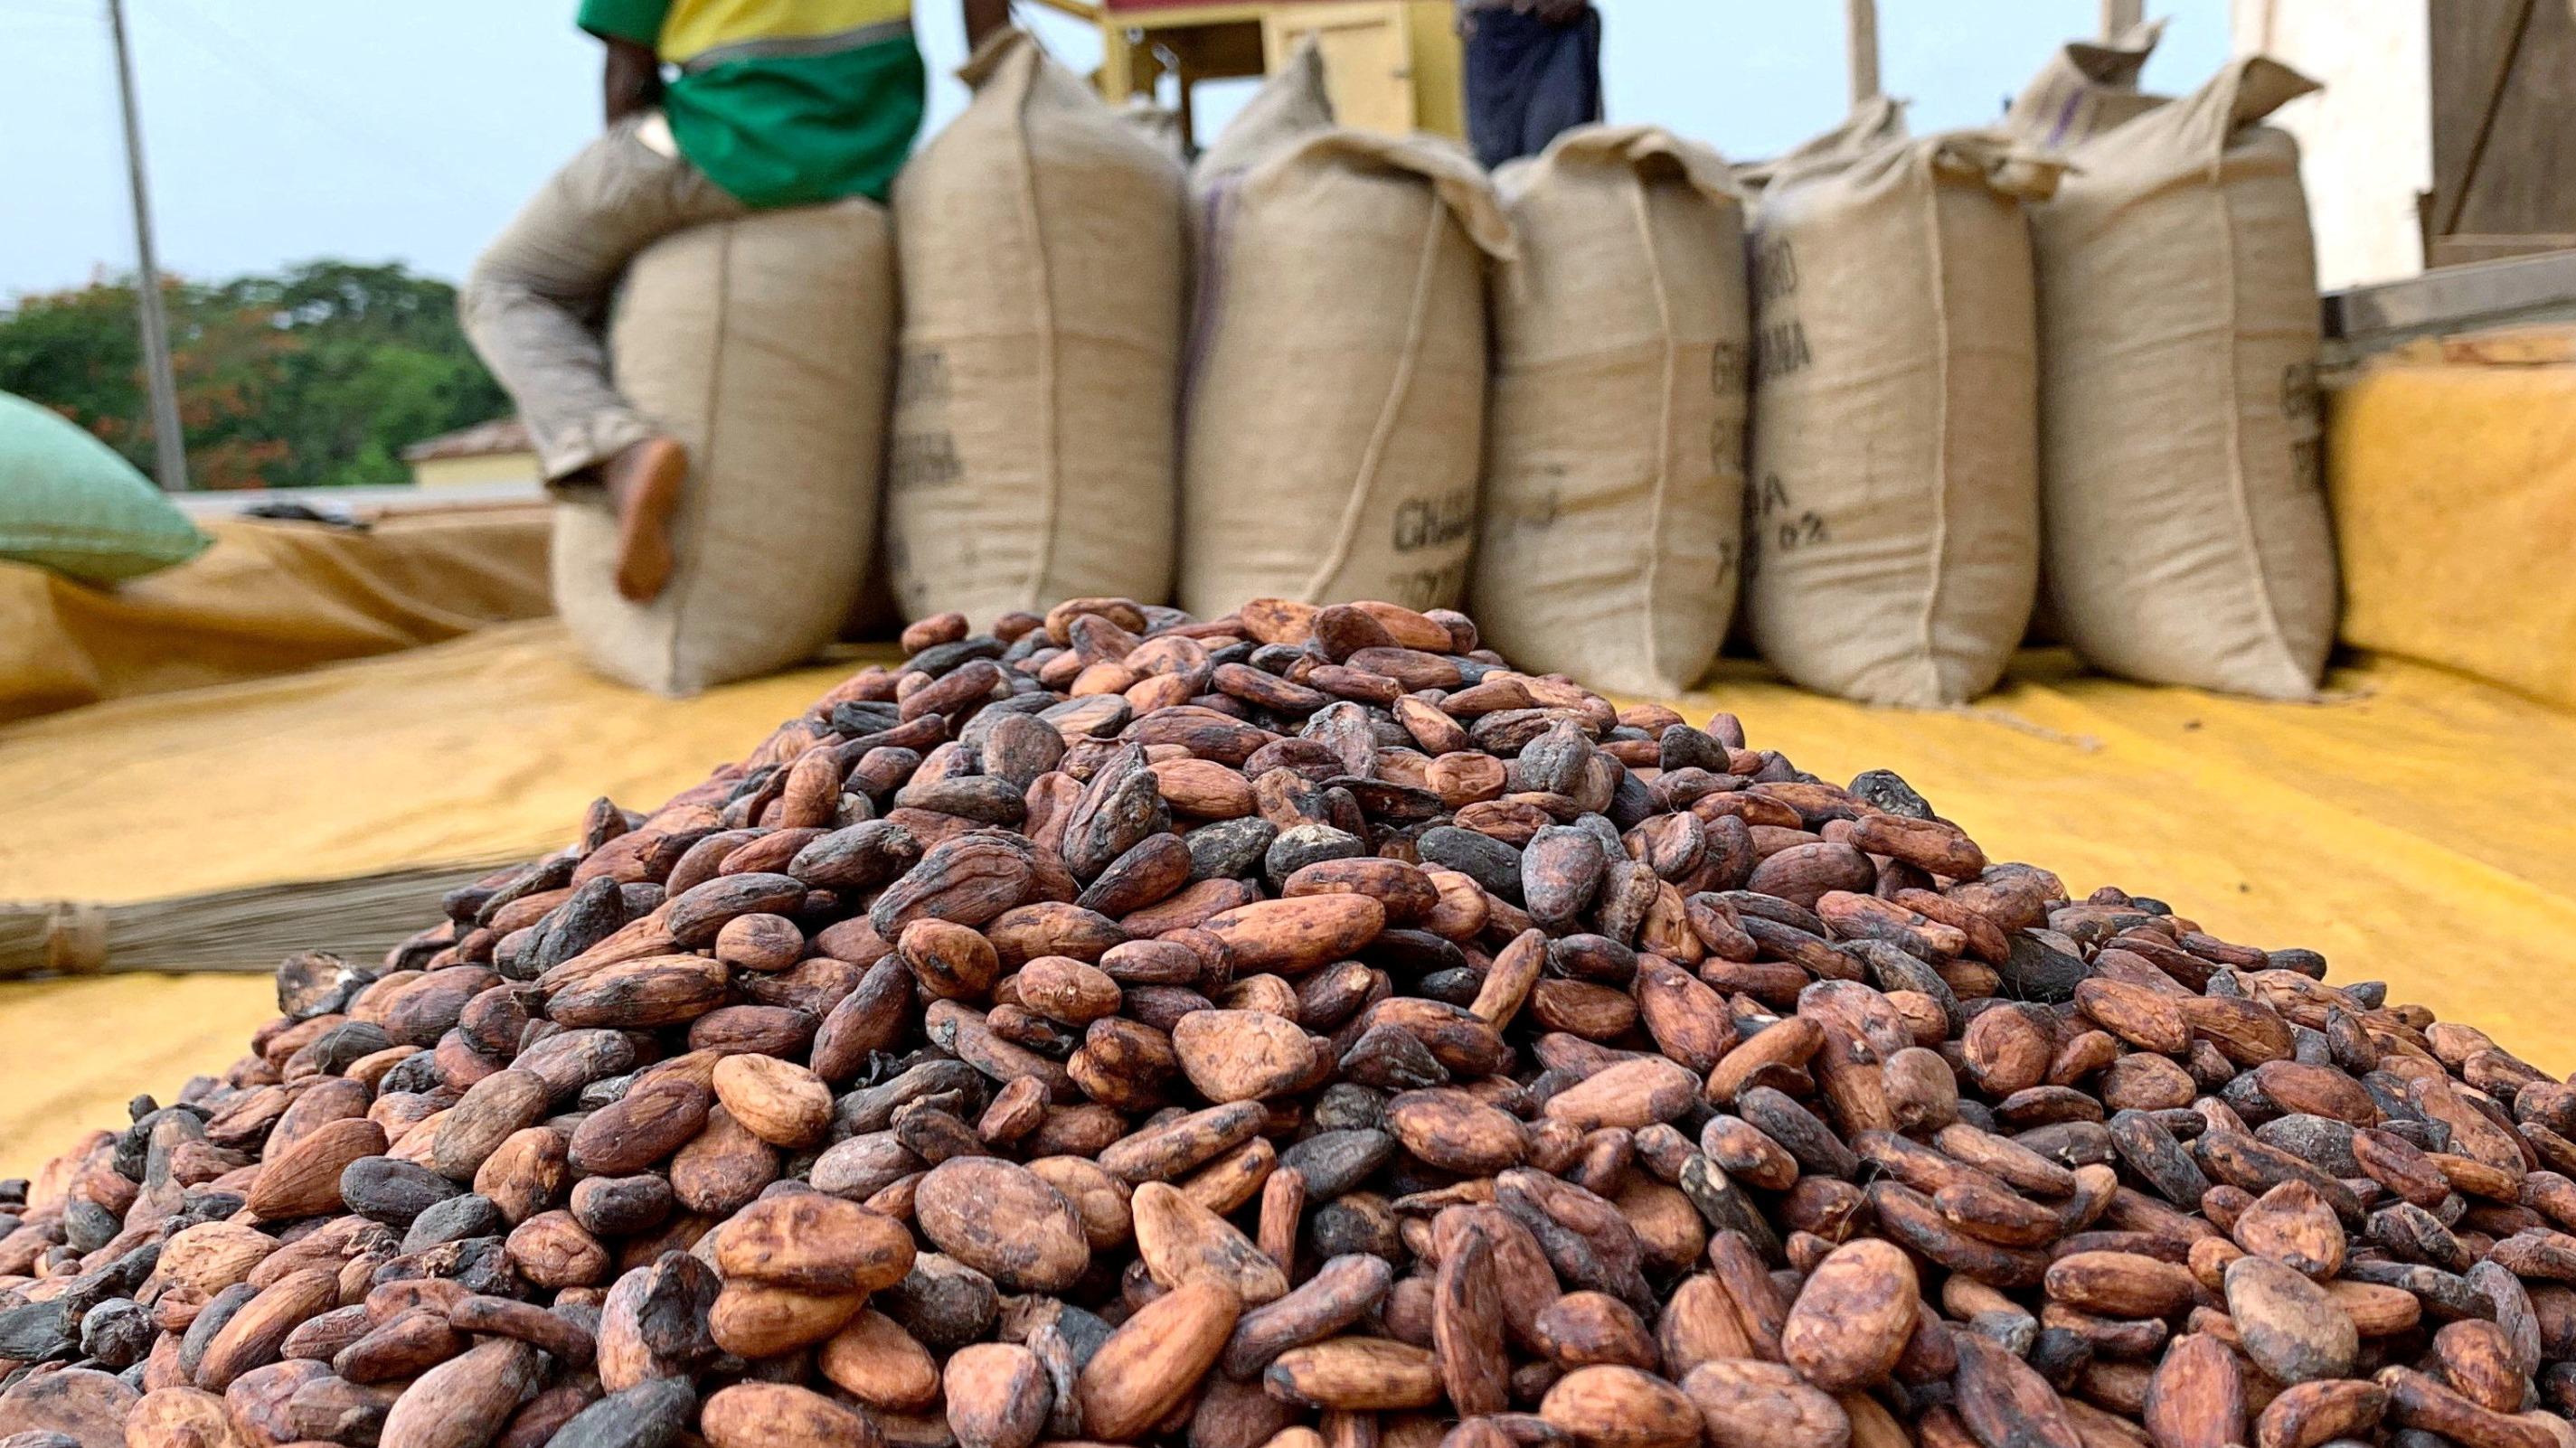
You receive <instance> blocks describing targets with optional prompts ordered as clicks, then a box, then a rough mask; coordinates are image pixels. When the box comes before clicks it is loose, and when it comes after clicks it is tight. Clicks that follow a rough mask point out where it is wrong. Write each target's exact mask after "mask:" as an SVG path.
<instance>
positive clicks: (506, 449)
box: [402, 417, 541, 488]
mask: <svg viewBox="0 0 2576 1448" xmlns="http://www.w3.org/2000/svg"><path fill="white" fill-rule="evenodd" d="M402 460H403V461H404V462H406V463H409V464H410V465H411V480H412V482H413V483H414V484H415V485H417V486H419V487H423V488H457V487H477V486H486V485H490V484H494V483H525V484H527V485H529V486H530V487H534V486H535V485H536V484H537V483H538V482H539V481H541V478H540V476H539V472H538V468H537V453H536V449H535V448H534V447H532V446H531V445H530V444H529V442H528V429H527V425H526V424H524V423H522V422H520V421H519V420H518V419H517V418H515V417H502V418H495V419H493V420H492V421H490V422H481V423H476V424H475V425H474V426H472V427H467V428H459V429H458V430H456V431H455V432H445V433H440V434H439V435H438V436H436V437H433V438H429V439H427V440H425V441H422V442H416V443H413V444H412V445H411V446H409V447H407V448H404V449H403V453H402Z"/></svg>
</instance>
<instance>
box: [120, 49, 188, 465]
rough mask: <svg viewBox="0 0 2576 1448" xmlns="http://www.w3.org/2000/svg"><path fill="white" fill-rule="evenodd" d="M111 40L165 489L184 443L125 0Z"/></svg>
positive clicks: (147, 373) (138, 305)
mask: <svg viewBox="0 0 2576 1448" xmlns="http://www.w3.org/2000/svg"><path fill="white" fill-rule="evenodd" d="M107 30H108V34H109V35H110V36H112V37H114V39H115V41H116V95H117V99H118V101H120V102H121V103H122V104H123V106H124V109H125V177H126V181H127V183H128V184H129V185H130V186H131V187H132V188H133V192H134V251H135V257H136V265H135V273H136V275H135V279H134V295H135V310H136V311H138V312H140V313H141V314H142V320H143V375H144V379H145V381H146V382H147V383H148V384H149V385H150V387H151V392H152V453H153V457H154V459H155V462H156V468H155V470H156V471H157V472H159V474H160V475H161V490H162V491H163V492H166V493H184V492H186V491H188V445H187V439H186V437H185V436H184V435H183V434H182V433H181V432H180V429H179V382H178V379H177V378H176V377H175V376H173V375H172V374H171V371H170V321H169V318H168V317H167V316H165V315H163V313H162V310H161V268H160V267H159V266H158V265H157V264H155V263H154V261H153V260H152V198H151V192H150V189H149V188H148V187H146V186H145V185H144V184H143V122H142V119H141V117H140V116H138V115H137V114H136V113H135V109H134V57H133V56H132V55H131V54H130V53H128V51H127V50H126V45H125V0H107Z"/></svg>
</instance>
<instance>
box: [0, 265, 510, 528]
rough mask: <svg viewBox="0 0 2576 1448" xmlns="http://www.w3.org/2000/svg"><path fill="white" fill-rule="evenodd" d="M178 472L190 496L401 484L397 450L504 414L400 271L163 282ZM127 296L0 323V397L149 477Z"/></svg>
mask: <svg viewBox="0 0 2576 1448" xmlns="http://www.w3.org/2000/svg"><path fill="white" fill-rule="evenodd" d="M162 289H163V303H164V306H165V307H166V308H167V310H168V312H169V315H170V331H171V338H170V350H171V365H172V369H173V371H174V372H176V374H177V377H178V383H179V420H180V424H181V426H182V428H183V429H184V430H185V431H186V433H187V440H188V471H189V475H190V476H191V478H192V479H194V480H195V482H196V484H197V486H199V487H202V488H256V487H271V488H309V487H333V486H343V485H356V484H371V483H374V484H381V483H400V482H403V481H406V480H407V479H408V477H409V476H410V474H409V472H408V470H407V469H405V468H404V466H403V464H402V460H401V453H402V450H403V449H404V448H405V447H407V446H409V445H410V444H412V443H415V442H418V441H420V440H421V439H423V438H426V437H432V436H435V435H436V434H438V433H442V432H447V431H450V430H453V429H455V428H460V427H468V426H471V425H473V424H475V423H478V422H483V421H486V420H488V419H491V418H494V417H498V416H500V415H501V414H502V413H504V412H506V411H507V410H508V409H509V401H508V399H507V398H506V397H504V396H503V395H502V392H501V389H500V387H499V386H498V385H497V384H495V383H494V382H493V381H492V379H491V377H490V375H489V374H487V373H485V372H484V370H483V367H482V364H481V363H480V362H478V361H477V360H476V359H475V356H474V352H473V349H472V348H471V347H469V346H468V345H467V344H466V341H465V334H464V332H463V331H462V330H461V329H460V328H459V327H458V326H457V324H456V289H455V288H454V287H451V286H449V285H448V284H447V283H445V282H442V281H439V280H437V279H435V278H432V277H423V276H415V275H413V274H412V273H411V272H410V271H408V270H407V269H405V268H404V267H402V266H400V265H383V266H367V265H361V264H359V263H356V262H345V261H331V260H323V261H313V262H306V263H304V264H302V265H300V266H295V267H290V268H288V269H287V270H285V271H283V272H281V273H278V274H277V275H274V276H246V277H237V278H234V279H233V280H231V281H227V282H221V283H213V284H209V283H202V282H189V281H177V280H171V279H167V278H165V279H164V281H163V288H162ZM134 307H135V298H134V287H133V283H132V282H131V281H130V280H126V279H119V280H115V281H103V282H96V283H93V284H91V285H89V286H86V287H82V288H80V289H79V290H77V291H69V292H58V293H53V294H50V295H43V296H27V297H21V298H19V299H18V301H17V303H16V304H15V305H14V306H10V307H6V308H0V392H14V393H16V394H18V395H19V396H21V397H25V398H29V399H31V400H33V401H36V402H40V403H43V404H45V405H46V406H49V407H51V408H53V409H54V410H55V411H57V412H60V413H62V414H63V415H64V416H65V417H68V418H70V419H71V420H72V421H74V422H76V423H79V424H80V425H81V426H82V427H85V428H87V429H89V431H90V432H92V433H93V434H95V435H97V436H98V437H99V438H101V439H102V440H104V441H105V442H106V443H107V444H108V445H109V446H111V447H113V448H115V449H116V450H117V451H118V452H121V453H123V454H124V455H125V456H126V457H127V458H128V459H129V460H131V461H132V462H133V463H134V464H135V465H136V466H137V467H140V468H141V469H143V470H144V471H145V472H146V473H149V472H151V470H152V437H151V424H150V417H151V410H150V406H149V404H148V402H147V399H146V393H145V388H144V381H143V360H142V345H141V340H140V338H139V337H138V336H137V335H136V328H135V310H134Z"/></svg>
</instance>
